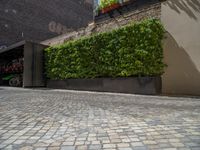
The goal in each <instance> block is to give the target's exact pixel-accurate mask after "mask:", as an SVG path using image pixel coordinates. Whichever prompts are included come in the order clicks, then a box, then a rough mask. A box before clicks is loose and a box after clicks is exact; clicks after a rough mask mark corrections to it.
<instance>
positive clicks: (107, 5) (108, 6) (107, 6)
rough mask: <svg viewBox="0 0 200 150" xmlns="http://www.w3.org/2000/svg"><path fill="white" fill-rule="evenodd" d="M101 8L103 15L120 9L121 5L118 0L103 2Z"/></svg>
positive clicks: (102, 0) (105, 0)
mask: <svg viewBox="0 0 200 150" xmlns="http://www.w3.org/2000/svg"><path fill="white" fill-rule="evenodd" d="M99 7H100V10H101V12H102V13H107V12H109V11H111V10H113V9H116V8H118V7H120V4H119V1H118V0H101V1H100V6H99Z"/></svg>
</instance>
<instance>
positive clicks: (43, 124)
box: [0, 87, 200, 150]
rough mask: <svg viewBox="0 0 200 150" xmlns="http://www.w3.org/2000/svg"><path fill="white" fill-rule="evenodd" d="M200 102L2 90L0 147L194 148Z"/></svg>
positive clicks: (199, 145) (18, 149)
mask: <svg viewBox="0 0 200 150" xmlns="http://www.w3.org/2000/svg"><path fill="white" fill-rule="evenodd" d="M199 141H200V98H178V97H176V98H174V97H158V96H138V95H128V94H110V93H94V92H78V91H62V90H47V89H44V90H42V89H41V90H40V89H38V90H31V89H20V88H5V87H0V149H2V150H4V149H5V150H6V149H11V150H12V149H14V150H15V149H16V150H36V149H38V150H39V149H48V150H65V149H66V150H87V149H88V150H101V149H102V150H104V149H105V150H106V149H107V150H111V149H114V150H131V149H132V150H154V149H155V150H197V149H200V143H199Z"/></svg>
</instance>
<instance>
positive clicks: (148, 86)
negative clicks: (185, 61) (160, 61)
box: [47, 77, 161, 95]
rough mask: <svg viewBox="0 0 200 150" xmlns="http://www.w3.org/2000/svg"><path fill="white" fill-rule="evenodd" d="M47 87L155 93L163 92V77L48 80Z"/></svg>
mask: <svg viewBox="0 0 200 150" xmlns="http://www.w3.org/2000/svg"><path fill="white" fill-rule="evenodd" d="M47 87H48V88H56V89H68V90H84V91H100V92H117V93H130V94H148V95H155V94H161V77H128V78H95V79H66V80H48V81H47Z"/></svg>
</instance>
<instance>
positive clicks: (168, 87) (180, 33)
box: [161, 0, 200, 95]
mask: <svg viewBox="0 0 200 150" xmlns="http://www.w3.org/2000/svg"><path fill="white" fill-rule="evenodd" d="M161 9H162V10H161V20H162V22H163V24H164V26H165V29H166V30H167V32H168V33H167V35H166V36H167V39H165V41H164V61H165V62H166V64H167V65H168V67H167V68H166V69H165V74H164V75H163V78H162V81H163V93H165V94H176V95H180V94H181V95H200V0H167V1H166V2H163V3H162V7H161Z"/></svg>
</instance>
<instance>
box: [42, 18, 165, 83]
mask: <svg viewBox="0 0 200 150" xmlns="http://www.w3.org/2000/svg"><path fill="white" fill-rule="evenodd" d="M163 35H164V28H163V26H162V24H161V23H160V21H158V20H156V19H148V20H144V21H142V22H138V23H134V24H130V25H127V26H125V27H122V28H120V29H117V30H113V31H111V32H106V33H99V34H96V35H93V36H90V37H85V38H81V39H78V40H74V41H70V42H67V43H65V44H63V45H59V46H54V47H49V48H47V49H45V56H46V59H45V64H46V71H47V72H46V73H47V76H48V77H49V78H51V79H67V78H95V77H130V76H157V75H161V74H162V73H163V70H164V67H165V65H164V63H163V61H162V60H163V49H162V39H163Z"/></svg>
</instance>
